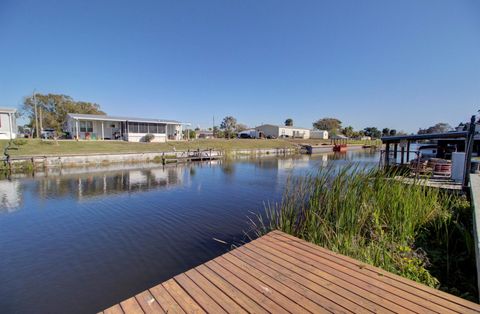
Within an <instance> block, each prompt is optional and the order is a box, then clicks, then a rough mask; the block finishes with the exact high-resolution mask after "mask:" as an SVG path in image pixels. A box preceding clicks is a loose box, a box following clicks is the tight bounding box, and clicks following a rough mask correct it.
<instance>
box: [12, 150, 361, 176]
mask: <svg viewBox="0 0 480 314" xmlns="http://www.w3.org/2000/svg"><path fill="white" fill-rule="evenodd" d="M322 148H323V150H322V151H321V152H322V153H326V152H331V151H332V150H333V146H331V145H325V146H324V147H322ZM348 149H349V150H362V149H364V148H363V147H362V146H361V145H351V146H349V147H348ZM300 153H302V152H301V150H299V149H298V148H268V149H234V150H214V149H206V150H188V151H162V152H134V153H96V154H61V155H45V156H41V155H36V156H12V157H8V158H6V159H4V164H5V165H4V167H5V169H6V170H11V171H12V172H24V171H38V170H40V169H45V168H62V167H64V168H67V167H68V168H71V167H85V166H101V165H107V164H135V163H156V164H168V163H186V162H192V161H206V160H216V159H223V158H232V159H236V158H242V159H244V158H261V157H265V156H291V155H296V154H300ZM319 153H320V151H319Z"/></svg>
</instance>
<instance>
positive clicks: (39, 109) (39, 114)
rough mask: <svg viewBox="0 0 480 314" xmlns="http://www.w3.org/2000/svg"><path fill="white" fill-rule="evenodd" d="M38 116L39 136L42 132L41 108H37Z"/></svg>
mask: <svg viewBox="0 0 480 314" xmlns="http://www.w3.org/2000/svg"><path fill="white" fill-rule="evenodd" d="M38 116H39V120H40V123H39V125H40V134H42V131H43V112H42V108H38Z"/></svg>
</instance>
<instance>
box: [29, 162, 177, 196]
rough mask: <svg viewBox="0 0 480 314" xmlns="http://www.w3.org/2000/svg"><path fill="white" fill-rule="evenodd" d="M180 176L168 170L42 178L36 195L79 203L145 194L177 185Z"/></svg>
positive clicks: (157, 169) (175, 169) (141, 170)
mask: <svg viewBox="0 0 480 314" xmlns="http://www.w3.org/2000/svg"><path fill="white" fill-rule="evenodd" d="M182 172H183V168H181V167H178V168H177V167H171V168H169V167H167V168H152V169H139V170H124V171H115V172H103V173H94V174H77V175H71V176H59V177H45V178H43V179H41V180H40V181H39V185H38V191H39V195H40V196H41V197H46V196H47V195H48V194H55V195H63V196H67V197H71V196H76V197H77V198H78V199H86V198H91V197H97V196H106V195H110V194H118V193H121V192H137V191H148V190H151V189H155V188H160V187H168V186H172V185H176V184H180V183H181V182H182Z"/></svg>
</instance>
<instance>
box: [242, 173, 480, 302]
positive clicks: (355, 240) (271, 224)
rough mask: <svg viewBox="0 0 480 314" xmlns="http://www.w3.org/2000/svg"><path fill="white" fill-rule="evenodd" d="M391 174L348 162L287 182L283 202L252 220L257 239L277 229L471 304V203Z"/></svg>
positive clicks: (474, 290)
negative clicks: (456, 296)
mask: <svg viewBox="0 0 480 314" xmlns="http://www.w3.org/2000/svg"><path fill="white" fill-rule="evenodd" d="M393 175H394V174H393V173H386V172H384V171H383V170H379V169H376V168H375V169H366V168H363V167H360V166H358V165H349V166H346V167H343V168H333V167H327V168H321V169H320V170H318V172H317V173H314V174H309V175H306V176H303V177H292V178H290V179H289V180H288V182H287V185H286V188H285V192H284V195H283V198H282V201H281V202H280V203H279V204H269V205H268V206H266V208H265V212H264V213H262V214H259V215H257V216H256V217H255V219H251V223H252V225H253V228H254V233H255V236H260V235H262V234H265V233H267V232H268V231H270V230H273V229H279V230H281V231H284V232H287V233H289V234H291V235H293V236H296V237H299V238H301V239H304V240H307V241H310V242H313V243H315V244H318V245H320V246H323V247H325V248H327V249H330V250H332V251H334V252H338V253H341V254H344V255H348V256H350V257H353V258H355V259H357V260H360V261H362V262H365V263H368V264H371V265H374V266H377V267H380V268H382V269H384V270H387V271H390V272H392V273H395V274H398V275H401V276H403V277H406V278H409V279H412V280H414V281H417V282H420V283H423V284H426V285H428V286H430V287H435V288H438V289H441V290H444V291H447V292H449V293H452V294H455V295H458V296H461V297H463V298H466V299H470V300H472V301H477V295H478V293H477V285H476V271H475V250H474V243H473V233H472V232H473V231H472V222H471V220H472V214H471V209H470V204H469V202H468V201H467V200H466V198H465V196H462V195H458V194H451V193H448V192H445V191H442V190H439V189H434V188H428V187H425V186H422V185H420V184H404V183H402V182H399V181H397V180H392V179H391V177H392V176H393Z"/></svg>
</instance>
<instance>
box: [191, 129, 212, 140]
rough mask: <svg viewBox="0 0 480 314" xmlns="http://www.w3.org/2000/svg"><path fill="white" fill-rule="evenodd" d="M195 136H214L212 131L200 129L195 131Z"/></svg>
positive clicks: (204, 137) (207, 137) (206, 137)
mask: <svg viewBox="0 0 480 314" xmlns="http://www.w3.org/2000/svg"><path fill="white" fill-rule="evenodd" d="M195 137H196V138H203V139H209V138H214V137H215V136H214V134H213V131H205V130H200V131H195Z"/></svg>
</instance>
